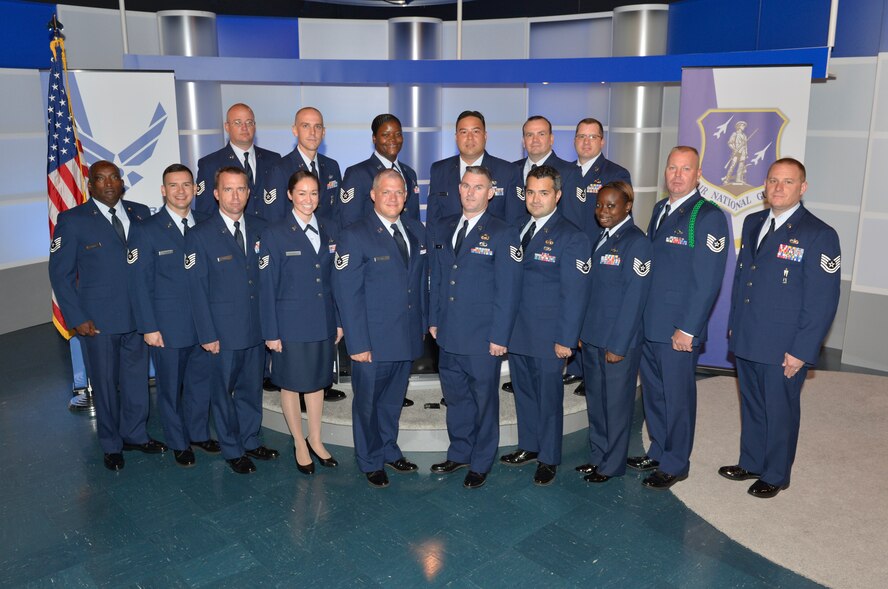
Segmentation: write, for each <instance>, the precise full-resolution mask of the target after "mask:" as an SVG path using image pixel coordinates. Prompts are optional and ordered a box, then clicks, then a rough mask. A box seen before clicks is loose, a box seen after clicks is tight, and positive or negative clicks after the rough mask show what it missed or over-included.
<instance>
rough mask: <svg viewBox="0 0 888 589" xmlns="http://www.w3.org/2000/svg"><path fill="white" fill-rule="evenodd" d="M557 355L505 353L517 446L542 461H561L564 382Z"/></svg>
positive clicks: (562, 367)
mask: <svg viewBox="0 0 888 589" xmlns="http://www.w3.org/2000/svg"><path fill="white" fill-rule="evenodd" d="M563 369H564V360H563V359H561V358H534V357H532V356H523V355H521V354H511V353H510V354H509V370H510V371H511V372H512V387H513V389H514V392H515V412H516V413H517V415H518V447H519V448H521V449H522V450H526V451H528V452H539V456H538V460H539V461H540V462H542V463H545V464H556V465H557V464H561V437H562V435H563V434H564V383H563V382H562V380H561V371H562V370H563Z"/></svg>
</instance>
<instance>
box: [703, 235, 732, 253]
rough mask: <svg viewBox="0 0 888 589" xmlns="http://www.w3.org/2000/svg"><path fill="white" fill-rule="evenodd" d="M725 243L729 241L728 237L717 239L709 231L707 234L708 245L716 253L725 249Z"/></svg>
mask: <svg viewBox="0 0 888 589" xmlns="http://www.w3.org/2000/svg"><path fill="white" fill-rule="evenodd" d="M725 243H727V238H726V237H721V238H718V239H716V237H715V236H714V235H712V234H709V233H707V234H706V247H708V248H709V249H711V250H712V251H713V252H715V253H719V252H721V251H722V250H723V249H725Z"/></svg>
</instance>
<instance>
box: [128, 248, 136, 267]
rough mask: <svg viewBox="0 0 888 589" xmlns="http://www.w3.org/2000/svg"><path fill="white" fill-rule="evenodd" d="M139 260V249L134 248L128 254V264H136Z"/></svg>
mask: <svg viewBox="0 0 888 589" xmlns="http://www.w3.org/2000/svg"><path fill="white" fill-rule="evenodd" d="M138 259H139V248H137V247H134V248H133V249H131V250H129V251H127V252H126V263H127V264H135V263H136V262H137V261H138Z"/></svg>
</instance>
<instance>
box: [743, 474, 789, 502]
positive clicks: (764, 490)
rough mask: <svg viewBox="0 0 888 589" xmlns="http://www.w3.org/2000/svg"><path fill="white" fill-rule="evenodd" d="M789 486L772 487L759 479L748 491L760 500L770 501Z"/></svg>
mask: <svg viewBox="0 0 888 589" xmlns="http://www.w3.org/2000/svg"><path fill="white" fill-rule="evenodd" d="M787 487H789V485H784V486H782V487H780V486H778V485H772V484H770V483H766V482H765V481H763V480H761V479H759V480H757V481H756V482H754V483H752V486H751V487H749V490H748V491H746V492H747V493H749V494H750V495H752V496H753V497H758V498H759V499H770V498H771V497H775V496H776V495H777V493H779V492H780V491H782V490H783V489H786V488H787Z"/></svg>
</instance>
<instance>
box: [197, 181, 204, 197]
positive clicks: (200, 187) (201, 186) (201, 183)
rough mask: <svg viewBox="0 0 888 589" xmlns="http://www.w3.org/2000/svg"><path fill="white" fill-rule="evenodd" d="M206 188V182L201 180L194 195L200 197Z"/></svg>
mask: <svg viewBox="0 0 888 589" xmlns="http://www.w3.org/2000/svg"><path fill="white" fill-rule="evenodd" d="M206 187H207V182H206V180H201V181H200V182H198V183H197V191H196V192H195V194H196V195H197V196H200V195H201V194H203V193H204V190H206Z"/></svg>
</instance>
